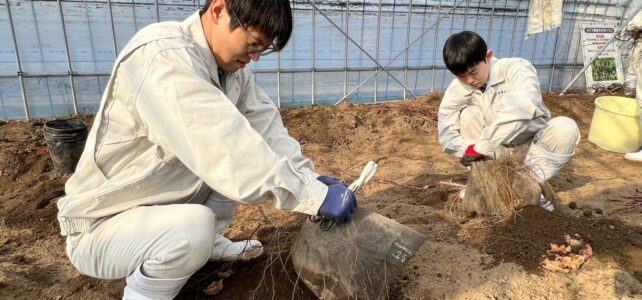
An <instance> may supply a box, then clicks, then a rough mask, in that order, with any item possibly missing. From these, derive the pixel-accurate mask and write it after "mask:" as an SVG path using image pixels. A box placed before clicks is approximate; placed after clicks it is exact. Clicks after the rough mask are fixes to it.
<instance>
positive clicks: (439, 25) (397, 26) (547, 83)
mask: <svg viewBox="0 0 642 300" xmlns="http://www.w3.org/2000/svg"><path fill="white" fill-rule="evenodd" d="M203 4H204V1H200V2H199V1H186V0H174V1H166V0H156V1H154V0H143V1H141V0H131V1H127V0H122V1H111V0H65V1H61V0H59V1H43V0H32V1H29V0H13V1H8V0H3V1H2V3H0V105H1V106H0V119H5V120H6V119H31V118H41V117H51V116H66V115H70V114H88V113H94V112H95V111H96V109H97V108H98V104H99V102H100V98H101V95H102V93H103V91H104V88H105V85H106V83H107V81H108V79H109V75H110V71H111V68H112V65H113V63H114V59H115V57H116V55H117V54H118V52H119V51H120V50H121V49H123V47H124V46H125V45H126V43H127V42H128V40H129V39H130V38H131V37H132V36H133V35H134V34H135V33H136V31H137V30H139V29H141V28H142V27H144V26H146V25H148V24H151V23H155V22H159V21H180V20H182V19H184V18H186V17H187V16H189V15H190V14H192V13H194V12H195V11H197V10H198V9H200V7H201V6H202V5H203ZM292 7H293V9H294V10H293V13H294V22H295V30H294V33H293V36H292V38H291V40H290V42H289V44H288V45H287V47H286V48H285V49H284V50H283V51H281V52H280V53H277V54H272V55H270V56H265V57H262V58H261V60H260V61H258V62H255V63H252V64H250V66H249V67H250V68H251V69H252V71H253V73H254V79H255V81H256V82H257V83H258V84H259V85H260V86H261V87H262V88H263V89H265V91H266V92H267V93H268V95H270V97H271V98H272V99H273V100H274V101H275V103H277V104H278V105H279V106H281V107H292V106H308V105H312V104H320V105H325V104H334V103H337V102H339V101H341V100H344V99H347V100H349V101H350V102H352V103H374V102H381V101H389V100H396V99H411V98H414V97H415V96H417V95H421V94H425V93H428V92H435V91H443V90H445V88H446V87H447V85H448V83H449V82H450V81H451V80H452V79H453V76H452V75H451V74H450V73H449V72H448V71H447V70H446V69H445V67H444V64H443V61H442V56H441V52H442V46H443V44H444V42H445V40H446V38H447V37H448V36H449V35H450V34H452V33H455V32H459V31H462V30H472V31H476V32H478V33H479V34H480V35H481V36H482V37H484V38H485V39H486V41H487V42H488V44H489V46H490V48H492V49H493V50H494V51H495V55H496V56H497V57H522V58H525V59H528V60H530V61H531V62H532V63H533V64H534V65H535V67H536V68H537V70H538V74H539V78H540V82H541V87H542V90H543V91H559V90H562V89H564V88H565V87H567V85H570V86H569V87H570V88H574V89H584V88H585V83H584V78H583V76H578V74H579V73H580V72H581V69H582V68H583V61H584V58H583V57H582V51H581V47H580V34H579V28H580V25H581V24H582V23H583V22H601V23H613V24H615V25H620V24H621V23H622V22H623V20H627V19H628V18H629V17H630V16H632V15H633V14H634V13H635V12H637V11H638V10H639V9H640V7H642V1H637V0H600V1H597V0H581V1H564V5H563V12H564V13H563V19H562V24H561V26H560V27H558V28H553V29H552V30H550V31H546V32H542V33H538V34H533V35H530V36H528V37H527V36H526V33H525V32H526V24H527V20H528V9H529V1H526V0H524V1H519V0H517V1H516V0H498V1H485V0H476V1H475V0H470V1H466V0H454V1H442V0H430V1H428V0H424V1H416V0H412V1H408V0H406V1H401V0H400V1H391V0H386V1H383V0H366V1H359V2H356V1H354V2H351V1H323V2H321V1H311V0H310V1H300V0H297V1H292ZM623 61H624V65H625V66H626V64H627V57H626V53H625V52H623ZM575 77H577V80H575V81H574V80H573V79H574V78H575Z"/></svg>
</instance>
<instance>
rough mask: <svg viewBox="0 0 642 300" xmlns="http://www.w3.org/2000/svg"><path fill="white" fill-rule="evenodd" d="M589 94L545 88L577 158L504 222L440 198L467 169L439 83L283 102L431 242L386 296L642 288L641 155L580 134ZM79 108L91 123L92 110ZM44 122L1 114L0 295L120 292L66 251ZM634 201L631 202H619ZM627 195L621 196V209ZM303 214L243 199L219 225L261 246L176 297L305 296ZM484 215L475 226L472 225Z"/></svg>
mask: <svg viewBox="0 0 642 300" xmlns="http://www.w3.org/2000/svg"><path fill="white" fill-rule="evenodd" d="M595 97H596V95H588V94H585V93H581V92H571V93H567V94H566V95H564V96H558V95H556V94H551V93H545V94H544V99H545V102H546V104H547V106H548V107H549V109H550V110H551V113H552V114H553V115H554V116H560V115H563V116H568V117H571V118H573V119H575V120H576V121H577V123H578V125H579V126H580V130H581V133H582V141H581V142H580V144H579V146H578V149H577V150H576V154H575V156H574V157H573V159H572V160H571V161H570V162H569V163H568V164H567V165H566V166H565V167H564V169H563V170H562V171H561V172H560V174H558V175H557V176H556V177H554V178H553V179H551V180H550V182H549V183H550V184H551V185H552V186H553V187H554V188H555V190H556V191H557V195H556V198H557V201H558V203H557V209H556V210H555V211H554V212H552V213H551V212H546V211H544V210H542V209H540V208H534V207H531V208H525V209H523V210H521V211H519V212H517V213H516V214H514V215H513V216H511V218H510V219H509V220H508V221H507V222H505V223H502V224H497V225H493V226H491V225H483V224H482V223H480V222H476V221H475V220H471V221H468V222H453V221H449V220H448V219H447V218H445V217H444V210H443V208H444V204H445V201H446V200H447V199H448V198H449V197H453V196H454V195H455V194H456V193H458V192H459V188H458V187H456V186H454V185H448V184H439V183H440V182H452V183H458V184H465V183H466V178H467V170H466V169H465V168H464V167H462V166H461V165H460V164H459V162H458V160H457V159H456V158H454V157H450V156H449V155H447V154H445V153H443V152H442V150H441V147H440V145H439V143H438V142H437V124H436V107H437V106H438V105H439V101H440V98H441V95H440V94H437V93H435V94H428V95H424V96H421V97H419V98H418V99H415V100H411V101H399V102H394V103H386V104H373V105H351V104H342V105H339V106H337V107H317V106H315V107H308V108H296V109H287V110H283V111H282V116H283V119H284V122H285V123H286V126H287V127H288V129H289V131H290V134H291V135H292V136H293V137H294V138H296V139H297V140H298V141H300V143H301V145H302V148H303V151H304V153H305V155H307V156H308V157H310V158H311V159H312V160H313V161H314V162H315V164H316V166H317V171H318V172H319V173H321V174H324V175H331V176H335V177H338V178H340V179H342V180H344V181H345V182H351V181H353V180H355V179H356V178H357V176H358V174H359V173H360V171H361V169H362V168H363V166H365V164H366V163H367V162H368V161H370V160H375V161H377V163H378V164H379V168H378V171H377V174H376V175H375V177H374V178H373V179H372V180H371V181H370V182H369V183H368V184H367V185H366V186H365V187H363V188H362V189H361V190H360V191H359V192H358V193H357V197H358V201H359V205H361V206H363V207H367V208H370V209H372V210H374V211H375V212H378V213H380V214H382V215H384V216H387V217H389V218H392V219H394V220H396V221H397V222H400V223H402V224H404V225H406V226H409V227H411V228H413V229H415V230H417V231H419V232H420V233H422V234H424V235H425V236H426V237H427V241H426V242H425V244H424V245H423V246H422V247H421V248H420V250H419V252H418V253H417V254H416V255H415V257H413V258H412V260H411V261H410V262H409V263H408V265H407V266H406V267H405V269H404V270H403V271H402V273H401V274H400V275H399V276H398V278H396V280H395V282H394V284H393V286H392V289H391V291H390V294H389V295H388V298H390V299H435V298H439V299H441V298H447V299H642V284H641V282H642V218H641V217H640V216H641V213H642V207H640V206H636V207H632V206H631V205H630V204H631V203H633V202H632V201H634V200H636V199H638V200H640V199H641V198H642V171H641V170H642V163H636V162H631V161H627V160H625V159H624V158H623V155H622V154H620V153H613V152H608V151H605V150H603V149H601V148H600V147H598V146H596V145H594V144H592V143H591V142H589V141H588V139H587V134H588V131H589V127H590V123H591V118H592V114H593V109H594V106H593V100H594V99H595ZM85 120H86V121H87V122H88V123H89V124H91V121H92V118H91V117H86V118H85ZM43 122H44V120H37V121H29V122H25V121H11V122H8V123H7V122H0V298H1V299H35V298H38V299H117V298H120V297H121V296H122V289H123V286H124V280H123V279H120V280H100V279H94V278H89V277H86V276H84V275H81V274H80V273H79V272H78V271H76V270H75V269H74V267H73V266H71V264H70V263H69V261H68V259H67V258H66V256H65V251H64V239H63V237H61V236H60V234H59V229H58V224H57V221H56V218H55V215H56V213H57V209H56V200H57V198H58V197H60V196H61V195H63V194H64V183H65V181H66V180H67V179H68V178H69V175H62V174H59V173H58V172H57V171H56V170H54V167H53V164H52V162H51V159H50V157H49V153H48V152H47V146H46V143H45V141H44V139H43V131H42V128H43ZM627 203H629V206H627ZM623 208H627V209H624V210H622V209H623ZM303 222H307V221H306V217H305V216H303V215H299V214H294V213H288V212H284V211H279V210H276V209H275V208H273V207H272V206H271V204H270V203H265V204H262V205H258V206H241V207H240V209H239V211H238V213H237V217H236V220H235V222H234V223H233V224H232V225H231V226H230V228H228V229H226V230H225V232H224V234H226V235H227V236H228V237H230V238H231V239H234V240H239V239H246V238H248V237H250V236H253V237H254V238H258V239H259V240H261V241H262V242H263V243H264V245H265V246H266V251H265V253H264V254H263V256H261V257H260V258H259V259H256V260H254V261H251V262H244V263H240V262H234V263H228V264H221V263H214V262H210V263H208V264H207V265H206V266H205V267H203V269H201V270H200V271H198V272H197V273H196V274H195V275H194V276H192V279H191V280H190V281H189V282H188V283H187V284H186V286H185V287H184V288H183V291H182V292H181V294H179V296H178V298H179V299H188V298H190V299H209V298H211V297H210V296H207V295H205V294H204V293H203V292H202V289H203V288H205V287H206V286H208V285H209V284H210V283H211V282H212V281H214V280H219V278H220V277H221V275H219V274H220V273H217V272H220V271H227V270H232V271H233V272H234V273H233V274H232V275H231V276H230V277H229V278H226V279H223V283H224V288H223V290H222V291H221V292H220V293H219V294H218V295H216V296H214V297H215V298H219V299H312V298H314V296H313V295H312V294H311V293H310V291H309V290H307V289H306V288H305V286H304V285H303V284H301V282H300V281H298V280H297V277H296V274H295V273H294V272H293V271H292V268H291V263H290V261H289V259H288V253H289V248H290V246H291V243H292V240H293V239H294V238H295V237H296V233H297V230H298V228H299V226H300V225H301V224H302V223H303ZM480 224H481V225H482V226H480ZM576 233H578V234H581V235H582V236H586V237H590V244H591V246H592V248H593V252H594V256H593V257H591V258H590V259H589V261H588V263H587V264H585V265H584V266H583V267H582V268H581V269H580V270H579V271H578V272H574V273H569V274H563V273H552V272H549V271H542V270H540V269H539V268H538V263H539V261H540V258H541V256H542V255H544V254H545V252H546V249H547V248H548V246H549V243H559V242H562V241H563V236H564V235H565V234H571V235H572V234H576Z"/></svg>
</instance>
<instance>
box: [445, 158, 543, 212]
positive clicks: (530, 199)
mask: <svg viewBox="0 0 642 300" xmlns="http://www.w3.org/2000/svg"><path fill="white" fill-rule="evenodd" d="M512 150H513V151H511V152H510V153H507V154H506V155H504V156H502V157H500V158H499V159H496V160H484V161H478V162H474V163H473V164H472V166H471V169H470V174H469V175H468V182H467V183H466V192H465V196H464V198H463V199H461V198H460V197H458V195H453V196H451V197H450V198H449V200H448V201H447V202H446V206H445V210H446V216H448V217H449V218H452V219H466V218H469V217H472V216H484V217H487V218H490V219H493V220H497V221H501V220H505V219H506V218H507V217H509V216H511V215H512V214H513V213H514V212H515V211H517V210H519V209H521V208H522V207H524V206H529V205H539V199H540V195H541V194H542V193H543V194H544V196H545V197H546V198H547V199H550V200H553V196H554V194H555V193H554V191H553V189H552V188H551V187H550V185H548V184H545V185H540V184H539V183H538V182H537V181H536V180H535V179H534V178H533V177H532V176H531V175H530V169H529V168H528V167H527V166H525V165H524V157H525V154H526V151H527V149H526V148H522V149H512Z"/></svg>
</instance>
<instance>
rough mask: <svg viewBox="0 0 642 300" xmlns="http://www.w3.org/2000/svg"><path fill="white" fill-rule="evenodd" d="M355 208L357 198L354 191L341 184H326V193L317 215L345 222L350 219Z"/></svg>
mask: <svg viewBox="0 0 642 300" xmlns="http://www.w3.org/2000/svg"><path fill="white" fill-rule="evenodd" d="M356 208H357V198H356V197H355V196H354V193H353V192H352V191H351V190H349V189H348V188H347V187H346V186H345V185H343V184H333V185H330V186H328V193H327V194H326V196H325V199H324V200H323V203H322V204H321V208H319V216H322V217H326V218H330V219H333V220H335V221H337V222H339V223H345V222H348V221H350V219H352V214H354V210H355V209H356Z"/></svg>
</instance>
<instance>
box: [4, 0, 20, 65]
mask: <svg viewBox="0 0 642 300" xmlns="http://www.w3.org/2000/svg"><path fill="white" fill-rule="evenodd" d="M12 9H13V8H12ZM11 36H12V34H11V26H10V24H9V14H8V13H7V6H6V5H5V2H4V1H3V2H1V3H0V37H1V38H0V40H1V41H2V42H1V43H0V53H1V55H0V72H10V71H12V72H14V74H15V71H16V70H18V65H17V64H16V54H15V48H14V45H13V39H12V38H11Z"/></svg>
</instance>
